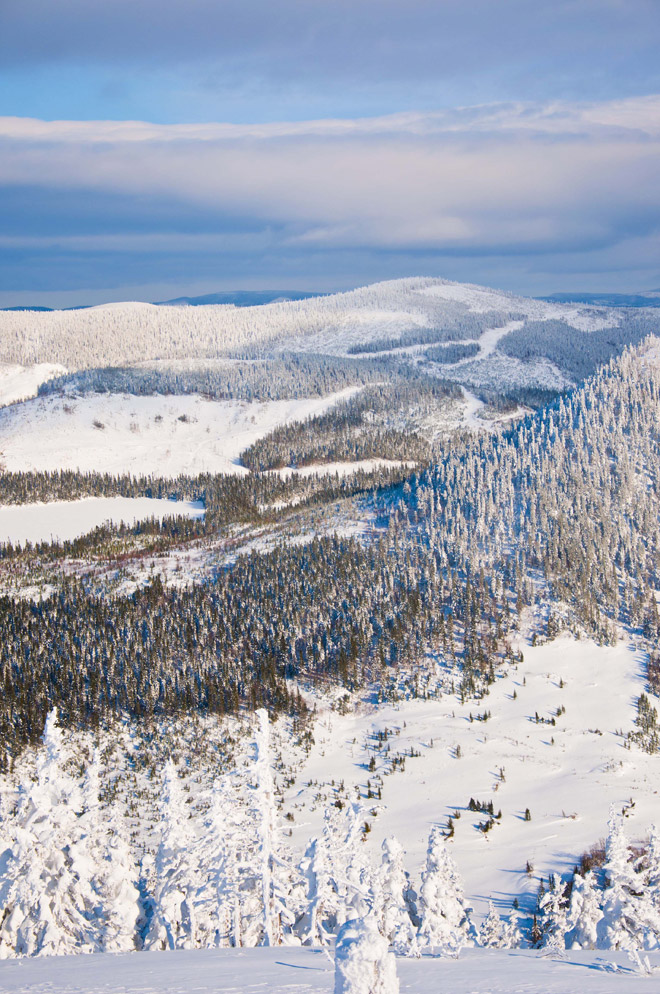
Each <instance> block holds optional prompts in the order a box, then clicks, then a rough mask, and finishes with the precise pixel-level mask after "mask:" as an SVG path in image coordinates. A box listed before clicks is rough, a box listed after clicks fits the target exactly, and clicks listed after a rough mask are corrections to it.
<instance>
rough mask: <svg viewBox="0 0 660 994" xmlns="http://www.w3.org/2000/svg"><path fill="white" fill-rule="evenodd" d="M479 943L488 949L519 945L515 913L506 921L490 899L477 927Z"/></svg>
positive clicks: (508, 947)
mask: <svg viewBox="0 0 660 994" xmlns="http://www.w3.org/2000/svg"><path fill="white" fill-rule="evenodd" d="M479 945H480V946H484V947H486V948H490V949H514V948H516V947H517V946H519V945H520V929H519V927H518V922H517V920H516V917H515V915H513V914H512V915H511V917H510V918H509V920H508V921H506V919H503V918H501V917H500V915H499V914H498V913H497V911H496V910H495V907H494V905H493V902H492V901H489V902H488V914H487V915H486V917H485V918H484V920H483V922H482V923H481V927H480V928H479Z"/></svg>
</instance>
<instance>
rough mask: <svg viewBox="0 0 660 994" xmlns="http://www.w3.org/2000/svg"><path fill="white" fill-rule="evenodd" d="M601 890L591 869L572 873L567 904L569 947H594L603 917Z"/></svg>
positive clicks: (567, 939)
mask: <svg viewBox="0 0 660 994" xmlns="http://www.w3.org/2000/svg"><path fill="white" fill-rule="evenodd" d="M601 896H602V894H601V891H600V889H599V888H598V881H597V880H596V876H595V874H594V872H593V871H592V870H589V871H588V872H587V873H585V875H584V876H581V875H580V874H579V873H575V874H574V875H573V886H572V888H571V897H570V902H569V906H568V921H567V926H568V931H567V934H566V945H567V947H568V948H569V949H576V948H578V949H595V948H596V945H597V943H598V923H599V921H600V920H601V918H602V917H603V913H602V911H601V907H600V905H601Z"/></svg>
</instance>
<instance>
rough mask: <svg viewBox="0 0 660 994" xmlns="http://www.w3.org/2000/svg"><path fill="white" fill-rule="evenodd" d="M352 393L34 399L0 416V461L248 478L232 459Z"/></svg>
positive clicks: (17, 465)
mask: <svg viewBox="0 0 660 994" xmlns="http://www.w3.org/2000/svg"><path fill="white" fill-rule="evenodd" d="M354 392H355V388H354V387H349V388H347V389H346V390H343V391H339V392H337V393H335V394H330V395H329V396H327V397H323V398H318V397H316V398H312V399H301V400H281V401H270V402H266V403H254V404H247V403H245V402H243V401H210V400H206V399H203V398H201V397H199V396H195V395H187V396H183V397H162V396H154V397H135V396H127V395H123V394H93V395H91V396H86V397H82V398H79V399H75V400H72V399H71V398H62V397H57V396H50V397H40V398H37V399H34V400H31V401H28V402H27V403H24V404H20V405H14V406H12V407H8V408H6V409H5V410H3V411H0V463H1V464H2V465H3V466H4V468H5V469H8V470H31V469H36V470H57V469H80V470H83V471H85V470H97V471H99V472H110V473H133V474H136V475H139V474H150V473H153V474H156V475H159V476H173V475H177V474H178V473H188V474H191V475H194V474H196V473H202V472H214V473H247V472H248V470H247V469H245V468H244V467H242V466H239V465H237V460H238V456H239V455H240V453H241V452H242V451H243V450H244V449H245V448H247V446H248V445H251V444H252V443H253V442H255V441H256V440H257V439H258V438H261V437H262V436H264V435H266V434H268V432H270V431H272V429H273V428H275V427H276V426H277V425H280V424H286V423H287V422H290V421H299V420H303V419H304V418H307V417H309V416H311V415H314V414H320V413H322V412H323V411H325V410H327V409H328V408H329V407H331V406H332V405H333V404H334V403H336V402H337V401H338V400H341V399H344V398H346V397H350V396H351V395H352V394H353V393H354Z"/></svg>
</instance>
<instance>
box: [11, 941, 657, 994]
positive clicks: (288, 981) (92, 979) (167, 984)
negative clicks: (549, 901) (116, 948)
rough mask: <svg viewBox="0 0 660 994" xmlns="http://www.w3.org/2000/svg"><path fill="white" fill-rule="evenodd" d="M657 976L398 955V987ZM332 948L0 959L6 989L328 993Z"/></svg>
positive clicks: (509, 955) (615, 968) (624, 985)
mask: <svg viewBox="0 0 660 994" xmlns="http://www.w3.org/2000/svg"><path fill="white" fill-rule="evenodd" d="M649 961H650V963H651V969H652V970H653V971H654V975H653V976H643V975H640V974H639V973H637V972H636V970H635V967H634V965H633V964H632V963H631V961H630V960H629V958H628V957H627V955H626V954H625V953H609V952H608V953H595V952H583V951H581V950H580V951H578V952H573V951H571V952H568V953H566V954H565V955H564V956H549V955H548V954H547V953H537V952H533V951H530V950H522V949H512V950H499V949H497V950H494V949H466V950H464V951H463V952H462V953H461V955H460V956H459V958H458V959H450V958H431V957H426V956H425V957H423V958H422V959H421V960H409V959H398V960H397V973H398V977H399V983H400V990H401V994H443V992H451V994H652V992H653V991H657V990H658V989H659V987H660V955H658V954H657V953H651V954H649ZM333 989H334V965H333V962H332V959H331V954H330V955H328V954H326V953H324V952H323V951H322V950H318V949H295V948H290V947H282V946H279V947H276V948H272V949H267V948H263V947H261V948H258V949H201V950H176V951H174V952H161V953H153V952H151V953H144V952H143V953H123V954H119V955H111V954H106V955H102V956H101V955H99V956H58V957H46V958H43V959H32V960H24V959H23V960H20V959H19V960H5V961H4V962H2V963H0V991H1V992H2V994H26V992H28V991H29V992H30V994H331V992H332V991H333Z"/></svg>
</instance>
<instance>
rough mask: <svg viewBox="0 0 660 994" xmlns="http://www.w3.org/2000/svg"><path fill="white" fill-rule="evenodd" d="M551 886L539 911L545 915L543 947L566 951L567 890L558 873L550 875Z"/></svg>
mask: <svg viewBox="0 0 660 994" xmlns="http://www.w3.org/2000/svg"><path fill="white" fill-rule="evenodd" d="M549 884H550V886H549V887H548V889H547V891H546V892H545V893H544V895H543V897H542V898H541V900H540V901H539V910H540V911H541V912H542V913H543V918H542V920H541V929H542V932H543V938H542V940H541V945H542V947H543V948H544V949H553V950H555V951H558V950H564V949H566V932H567V931H568V901H567V900H566V889H565V887H564V882H563V881H562V879H561V877H560V876H559V874H558V873H552V874H551V875H550V879H549Z"/></svg>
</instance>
